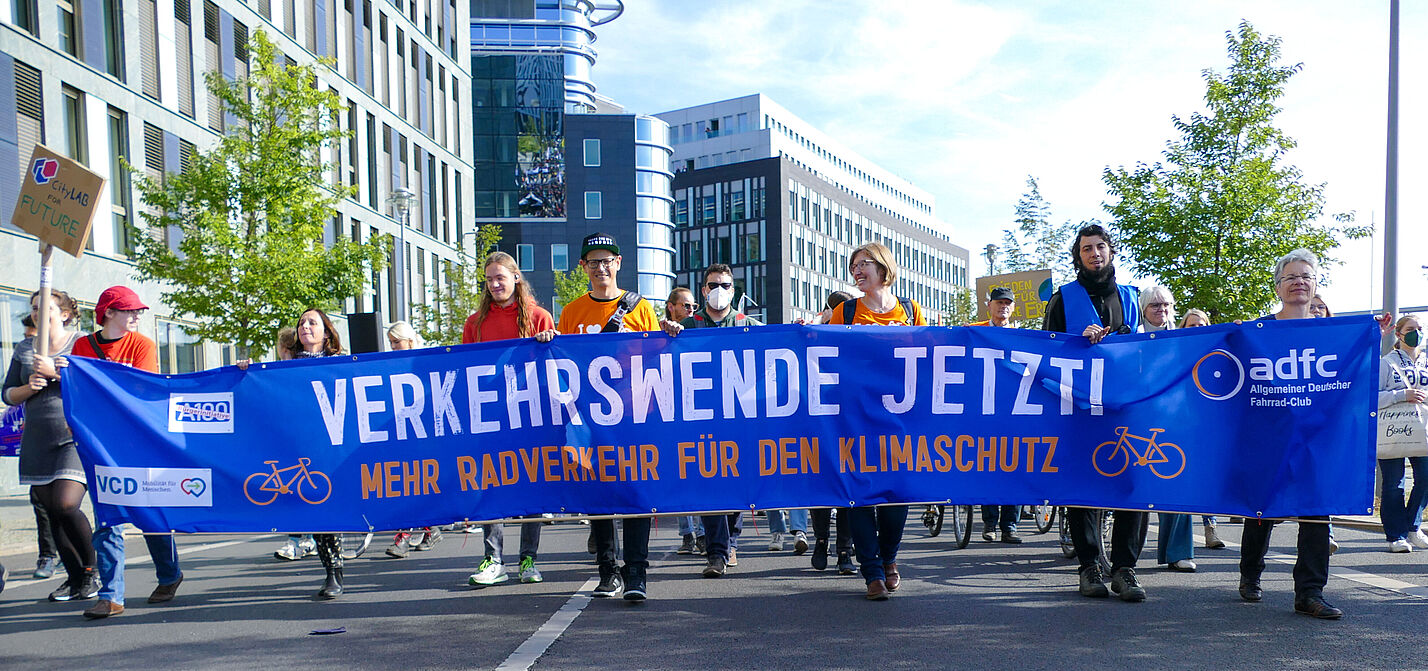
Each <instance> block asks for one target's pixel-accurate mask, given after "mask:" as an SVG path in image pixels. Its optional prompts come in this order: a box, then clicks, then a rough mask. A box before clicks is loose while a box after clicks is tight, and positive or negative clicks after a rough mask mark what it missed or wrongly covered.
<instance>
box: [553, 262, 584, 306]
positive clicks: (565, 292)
mask: <svg viewBox="0 0 1428 671" xmlns="http://www.w3.org/2000/svg"><path fill="white" fill-rule="evenodd" d="M589 290H590V277H589V276H588V275H586V274H585V269H583V268H580V267H579V266H577V267H575V268H571V269H570V270H567V271H565V272H560V271H558V270H557V271H555V300H556V302H557V304H559V305H561V306H566V305H570V301H573V300H575V299H577V298H580V297H581V296H584V295H585V292H587V291H589Z"/></svg>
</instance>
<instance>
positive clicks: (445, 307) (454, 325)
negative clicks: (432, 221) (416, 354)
mask: <svg viewBox="0 0 1428 671" xmlns="http://www.w3.org/2000/svg"><path fill="white" fill-rule="evenodd" d="M500 241H501V227H500V226H497V225H495V224H487V225H485V226H481V227H479V228H477V229H476V239H475V241H474V243H473V251H472V253H470V254H468V253H467V251H466V249H465V248H463V249H461V251H460V254H459V257H458V260H457V262H456V264H455V265H453V266H449V267H448V270H447V272H446V273H445V275H446V278H445V279H446V285H445V286H441V285H439V284H438V283H436V282H432V283H431V285H430V286H431V293H432V296H433V298H432V302H431V304H430V305H428V304H425V303H421V304H417V305H414V306H412V315H413V317H414V318H415V321H414V322H413V324H412V325H413V326H414V327H416V329H417V332H418V333H420V334H421V337H422V339H423V340H425V341H426V342H427V344H429V345H456V344H460V343H461V330H462V328H464V327H465V326H466V318H467V317H469V316H471V314H472V313H474V312H476V306H478V305H479V304H480V303H481V288H482V286H483V285H484V284H485V282H486V274H485V273H486V257H487V256H489V255H490V254H491V252H492V251H495V249H496V243H498V242H500Z"/></svg>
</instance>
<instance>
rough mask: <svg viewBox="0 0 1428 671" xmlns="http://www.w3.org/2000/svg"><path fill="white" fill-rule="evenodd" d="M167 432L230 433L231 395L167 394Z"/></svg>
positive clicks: (231, 424) (231, 431)
mask: <svg viewBox="0 0 1428 671" xmlns="http://www.w3.org/2000/svg"><path fill="white" fill-rule="evenodd" d="M169 432H170V433H233V392H227V391H225V392H213V393H207V394H169Z"/></svg>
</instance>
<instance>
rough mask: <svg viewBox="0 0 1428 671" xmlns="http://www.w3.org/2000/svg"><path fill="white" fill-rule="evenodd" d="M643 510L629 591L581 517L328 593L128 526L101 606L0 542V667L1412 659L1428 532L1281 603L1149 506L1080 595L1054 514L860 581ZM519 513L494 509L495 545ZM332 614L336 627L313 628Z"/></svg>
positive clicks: (231, 543) (932, 544)
mask: <svg viewBox="0 0 1428 671" xmlns="http://www.w3.org/2000/svg"><path fill="white" fill-rule="evenodd" d="M661 522H662V523H661V524H660V526H659V528H657V529H656V531H655V533H654V539H653V541H652V543H651V546H652V558H653V559H654V560H655V561H654V566H653V568H652V570H651V573H650V600H649V601H647V602H645V603H643V604H631V603H627V602H624V601H620V600H602V599H588V598H585V597H584V596H582V595H581V592H580V590H582V589H587V590H588V589H589V588H590V587H592V586H593V583H592V582H589V581H590V578H592V577H593V576H594V573H595V571H594V566H593V562H592V560H591V557H590V555H588V554H586V552H585V540H586V531H587V529H588V527H585V526H580V525H577V524H572V523H561V524H557V525H554V526H547V527H545V534H544V537H543V539H542V547H541V550H542V553H543V554H542V557H541V561H540V562H539V566H540V568H541V569H542V571H543V572H544V574H545V578H546V581H545V582H544V583H542V584H537V585H522V584H519V583H518V582H516V581H515V580H514V579H513V580H512V581H511V582H509V583H507V584H505V585H501V586H497V587H491V588H484V589H473V588H470V587H467V586H466V576H467V575H468V574H469V573H471V572H472V570H473V569H474V567H475V564H476V563H477V561H479V559H480V556H479V555H480V552H481V547H482V546H481V542H480V538H481V537H480V534H479V533H477V534H448V535H447V537H446V540H445V542H443V543H441V544H440V545H438V546H437V547H436V548H435V549H434V550H432V551H430V552H423V553H412V554H411V555H410V556H409V557H408V558H406V559H401V560H394V559H388V558H386V557H384V556H383V554H382V548H383V546H382V545H381V543H384V542H390V537H386V538H381V537H379V539H378V540H376V541H374V543H373V549H372V550H371V551H369V553H368V554H367V555H365V556H364V557H362V558H360V559H357V560H355V561H351V562H349V564H348V569H347V585H348V593H347V594H346V595H345V596H343V597H342V598H341V599H338V600H336V601H331V602H318V601H314V600H313V599H312V598H311V597H312V594H313V593H314V592H315V591H316V590H317V588H318V587H319V585H320V584H321V578H322V569H321V566H320V565H319V564H318V563H317V561H316V559H306V560H303V561H299V562H278V561H276V560H274V559H273V558H272V554H271V552H272V550H273V548H274V547H275V546H276V545H277V543H278V540H277V539H276V538H275V537H262V538H252V537H224V536H217V537H215V536H203V537H186V538H183V539H181V540H180V550H181V552H184V554H183V556H182V559H181V563H182V566H183V570H184V572H185V574H186V577H185V582H184V584H183V586H182V588H181V589H180V591H179V594H178V598H177V599H175V600H174V601H173V602H171V603H169V604H166V605H162V606H150V605H147V604H146V603H144V601H145V597H146V596H147V595H148V593H149V591H150V590H151V589H152V588H153V586H154V576H153V571H152V568H151V566H150V565H149V564H147V563H145V560H144V559H143V555H142V552H143V548H144V544H143V543H142V542H141V541H139V540H138V539H131V541H130V543H129V547H130V549H131V551H132V552H133V555H131V558H130V561H131V566H130V568H129V571H128V587H129V594H128V604H127V605H128V608H129V610H128V611H127V612H125V613H124V614H122V615H119V616H116V617H113V618H110V619H108V620H99V621H87V620H85V619H84V618H82V617H81V616H80V611H82V610H83V609H84V608H86V607H88V605H89V604H92V603H93V602H92V601H89V602H79V603H49V602H46V601H45V600H44V599H45V595H46V594H48V593H49V591H50V590H52V589H53V588H54V587H55V586H57V585H58V582H57V580H58V579H51V580H46V581H35V580H31V579H30V578H28V577H27V575H14V574H15V573H16V572H19V571H25V570H27V569H28V568H29V567H30V566H32V564H33V559H32V558H30V557H6V558H4V561H5V563H6V565H7V566H9V567H10V568H11V572H12V579H11V581H10V583H9V585H8V586H7V588H6V589H5V591H4V593H3V594H0V668H7V669H27V670H28V669H49V668H54V669H60V668H63V669H83V668H104V669H131V668H132V669H153V668H173V669H189V668H254V667H263V668H319V667H316V666H315V665H319V664H325V665H326V667H325V668H356V669H365V668H383V669H392V668H411V669H427V668H473V669H491V668H497V667H498V666H501V665H502V664H503V663H508V664H510V665H511V666H508V667H507V668H537V669H541V670H545V669H589V668H608V669H689V668H698V669H706V668H723V669H871V668H878V669H927V668H950V667H973V668H977V669H1016V670H1017V671H1030V670H1033V669H1056V670H1057V671H1066V670H1067V669H1081V668H1093V667H1094V668H1111V669H1121V668H1131V667H1135V668H1141V669H1206V668H1218V669H1240V668H1254V669H1260V668H1276V667H1281V668H1333V669H1342V668H1355V669H1393V670H1395V671H1397V670H1400V669H1414V668H1428V657H1425V655H1424V654H1423V652H1422V650H1423V646H1422V643H1421V638H1422V632H1424V631H1428V598H1425V597H1428V589H1424V586H1425V585H1428V563H1425V561H1424V558H1425V557H1428V554H1425V553H1424V552H1421V551H1420V552H1415V553H1412V554H1397V555H1395V554H1388V553H1387V552H1384V551H1383V550H1384V546H1385V545H1384V542H1383V540H1382V538H1381V536H1379V535H1378V534H1376V533H1374V532H1368V531H1358V530H1354V529H1346V528H1340V529H1338V531H1337V536H1338V539H1339V542H1340V543H1341V545H1342V547H1343V549H1342V550H1340V552H1339V553H1338V554H1337V555H1335V556H1334V561H1333V567H1334V571H1335V575H1334V576H1333V577H1332V578H1331V579H1330V582H1329V587H1328V590H1327V596H1328V598H1329V600H1330V601H1331V602H1332V603H1334V604H1336V605H1338V606H1339V607H1341V608H1343V609H1344V610H1345V611H1346V612H1347V616H1346V617H1345V618H1344V619H1343V620H1341V621H1338V622H1325V621H1317V620H1312V619H1310V618H1307V617H1304V616H1299V615H1295V614H1294V613H1293V612H1292V600H1293V596H1292V579H1291V577H1290V565H1289V563H1286V562H1284V561H1271V562H1270V567H1269V569H1268V570H1267V571H1266V574H1265V580H1264V586H1265V592H1266V594H1265V600H1264V602H1262V603H1259V604H1248V603H1243V602H1241V601H1240V599H1239V597H1238V594H1237V592H1236V585H1237V576H1238V573H1237V564H1236V562H1237V561H1238V552H1237V551H1236V550H1235V548H1234V546H1232V547H1231V548H1229V549H1226V550H1203V549H1199V548H1197V561H1199V563H1200V570H1199V571H1198V572H1196V573H1193V574H1186V573H1172V572H1169V571H1166V570H1164V569H1160V568H1157V567H1155V565H1154V558H1155V546H1154V543H1155V523H1154V521H1152V524H1151V539H1150V541H1149V543H1147V549H1146V551H1145V553H1143V555H1142V557H1143V559H1142V561H1141V568H1140V572H1139V573H1140V577H1141V582H1142V584H1143V585H1144V586H1145V587H1146V589H1147V591H1148V593H1149V598H1148V600H1147V601H1146V602H1144V603H1141V604H1128V603H1121V602H1119V601H1115V600H1114V599H1111V600H1101V599H1087V598H1083V597H1080V596H1078V595H1077V593H1076V591H1075V584H1076V579H1075V572H1074V566H1073V563H1072V561H1071V560H1067V559H1063V558H1062V557H1061V553H1060V551H1059V548H1058V546H1057V543H1056V537H1055V533H1054V532H1053V533H1051V534H1047V535H1043V536H1036V535H1030V534H1028V535H1027V536H1026V538H1027V541H1028V542H1027V543H1025V544H1023V545H1020V546H1009V545H1003V544H1000V543H985V542H982V541H981V540H980V538H979V535H980V530H981V529H980V522H978V525H977V532H978V535H977V536H974V540H973V542H972V544H971V545H970V546H968V547H967V548H966V549H964V550H956V549H954V548H953V546H952V545H951V542H950V540H949V539H947V538H946V537H945V536H943V537H939V538H929V537H928V536H927V534H926V532H925V530H924V529H923V528H922V527H921V526H920V525H918V524H917V522H916V520H915V519H910V520H909V524H908V528H907V536H906V539H905V542H904V545H903V554H902V556H901V558H900V561H899V566H900V567H901V570H902V573H903V576H904V580H903V587H902V589H900V590H899V591H898V593H897V595H896V596H894V597H893V598H892V599H891V600H890V601H887V602H881V603H874V602H867V601H865V600H864V599H863V598H862V591H863V585H862V581H861V580H860V579H859V578H858V577H857V576H839V575H837V574H836V572H835V571H831V570H830V571H825V572H821V573H820V572H816V571H814V570H812V569H811V568H810V567H809V562H808V558H807V557H806V556H804V557H795V556H793V555H792V553H791V552H785V553H781V554H779V553H772V552H769V551H767V550H766V549H764V548H765V546H766V545H767V542H768V536H767V534H766V533H765V532H764V525H763V519H762V518H759V519H758V522H757V528H756V529H751V528H749V527H748V526H746V529H745V536H744V538H743V540H742V542H741V545H742V550H741V552H740V565H739V566H738V567H736V568H733V569H731V571H730V573H729V575H728V576H726V577H725V578H722V579H717V580H706V579H702V578H700V577H699V575H698V572H699V569H700V568H701V567H702V564H703V560H702V558H700V557H690V556H678V555H675V554H673V550H674V548H675V546H676V545H677V544H678V538H677V536H676V535H675V531H674V525H673V520H662V521H661ZM1196 527H1197V531H1198V530H1199V529H1198V527H1199V525H1198V523H1197V524H1196ZM1221 534H1222V536H1224V537H1225V539H1226V540H1227V541H1235V540H1238V538H1239V527H1238V525H1229V524H1223V523H1222V525H1221ZM517 535H518V531H517V529H516V528H514V527H512V528H510V529H508V530H507V536H508V539H509V541H508V549H509V550H514V548H515V545H516V542H515V538H516V536H517ZM1294 537H1295V533H1294V525H1293V524H1286V525H1282V527H1281V528H1280V529H1278V530H1277V531H1276V533H1275V538H1274V540H1275V542H1274V546H1273V552H1275V553H1280V554H1281V555H1286V554H1292V553H1293V542H1294ZM1272 557H1273V555H1272ZM509 561H510V562H512V563H514V561H515V560H514V558H511V559H509ZM336 627H345V628H346V633H343V634H336V635H326V636H314V635H310V634H309V632H311V631H314V630H319V629H330V628H336ZM543 627H544V629H543ZM562 627H564V628H562ZM538 631H539V632H541V633H540V634H538V633H537V632H538ZM556 634H558V636H557V635H556ZM548 639H553V642H551V643H550V644H549V647H548V648H546V649H544V650H543V653H541V654H539V657H538V659H536V661H535V662H534V665H533V666H529V664H530V659H531V658H532V655H531V654H514V653H517V651H518V649H519V650H521V652H522V653H531V651H532V650H534V651H535V652H541V648H542V645H543V644H542V641H544V640H548ZM523 645H524V646H525V647H522V646H523Z"/></svg>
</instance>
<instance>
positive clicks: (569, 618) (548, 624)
mask: <svg viewBox="0 0 1428 671" xmlns="http://www.w3.org/2000/svg"><path fill="white" fill-rule="evenodd" d="M597 584H599V581H598V580H596V579H595V578H591V579H589V580H586V581H585V584H583V585H581V586H580V590H579V591H577V592H576V593H575V594H572V595H570V599H569V600H567V601H566V602H565V605H563V606H561V607H560V610H557V611H555V614H553V615H551V616H550V619H549V620H546V621H545V624H542V625H541V626H540V628H539V629H537V630H535V633H534V634H531V637H530V638H528V639H526V640H525V641H524V642H523V643H521V645H520V647H518V648H516V651H515V652H512V653H511V656H510V657H507V658H506V661H504V662H501V665H500V666H498V667H496V671H526V670H527V669H529V668H531V667H532V666H534V665H535V663H536V660H538V659H540V656H541V655H543V654H545V651H546V650H549V649H550V646H551V644H552V643H555V641H556V639H558V638H560V635H561V634H564V633H565V630H566V628H568V627H569V626H570V623H572V622H574V621H575V618H576V617H577V616H579V615H580V611H582V610H585V606H586V605H588V604H589V603H590V598H591V597H590V592H591V590H594V589H595V586H596V585H597Z"/></svg>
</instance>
